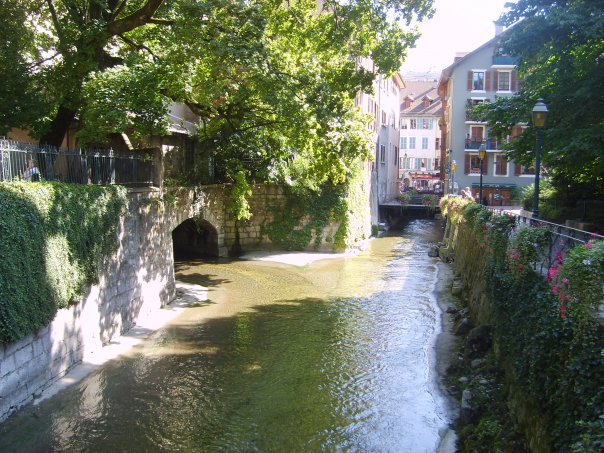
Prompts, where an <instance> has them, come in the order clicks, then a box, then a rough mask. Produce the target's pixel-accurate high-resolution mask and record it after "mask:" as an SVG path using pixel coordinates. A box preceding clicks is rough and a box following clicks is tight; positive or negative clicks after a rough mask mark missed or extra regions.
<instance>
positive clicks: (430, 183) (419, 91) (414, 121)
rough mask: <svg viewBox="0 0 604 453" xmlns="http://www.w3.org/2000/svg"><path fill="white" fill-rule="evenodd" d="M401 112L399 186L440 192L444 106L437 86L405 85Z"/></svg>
mask: <svg viewBox="0 0 604 453" xmlns="http://www.w3.org/2000/svg"><path fill="white" fill-rule="evenodd" d="M400 112H401V114H400V116H401V117H400V153H401V156H400V160H399V181H400V184H401V186H403V187H404V188H406V189H407V188H411V189H415V190H418V191H435V192H440V191H441V190H442V184H441V182H440V162H441V157H440V155H441V142H440V139H441V137H440V135H441V134H440V125H439V123H440V118H441V116H442V106H441V101H440V98H439V96H438V82H437V81H436V80H429V81H412V82H409V81H407V82H405V88H403V89H402V90H401V92H400Z"/></svg>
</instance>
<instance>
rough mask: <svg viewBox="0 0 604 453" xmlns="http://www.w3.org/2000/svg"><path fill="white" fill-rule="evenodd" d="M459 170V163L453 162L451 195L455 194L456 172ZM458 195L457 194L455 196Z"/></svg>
mask: <svg viewBox="0 0 604 453" xmlns="http://www.w3.org/2000/svg"><path fill="white" fill-rule="evenodd" d="M456 169H457V162H455V161H452V162H451V193H453V194H455V170H456ZM455 195H456V194H455Z"/></svg>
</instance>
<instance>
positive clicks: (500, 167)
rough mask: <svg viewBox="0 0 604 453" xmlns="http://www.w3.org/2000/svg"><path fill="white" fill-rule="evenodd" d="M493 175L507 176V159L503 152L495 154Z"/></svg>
mask: <svg viewBox="0 0 604 453" xmlns="http://www.w3.org/2000/svg"><path fill="white" fill-rule="evenodd" d="M494 174H495V176H507V175H508V160H507V159H506V158H505V154H495V170H494Z"/></svg>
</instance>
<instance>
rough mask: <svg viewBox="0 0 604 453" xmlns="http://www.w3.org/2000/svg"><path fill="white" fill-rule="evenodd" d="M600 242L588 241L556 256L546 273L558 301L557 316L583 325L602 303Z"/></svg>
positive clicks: (603, 264)
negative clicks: (564, 255) (566, 253)
mask: <svg viewBox="0 0 604 453" xmlns="http://www.w3.org/2000/svg"><path fill="white" fill-rule="evenodd" d="M602 271H604V241H589V242H587V243H586V244H584V245H581V246H577V247H574V248H572V249H571V250H570V251H569V252H568V255H567V256H566V257H563V256H562V255H558V256H557V257H556V260H555V261H554V263H553V264H552V266H551V267H550V268H549V269H548V271H547V278H546V279H547V281H548V282H549V284H550V286H551V291H552V294H554V295H555V296H556V298H557V299H558V302H559V309H560V317H561V318H562V319H566V318H567V317H569V318H572V319H575V320H576V321H577V322H578V323H580V324H584V323H585V322H587V318H588V317H589V316H590V314H591V312H592V311H593V310H596V309H598V308H599V306H600V304H601V303H602V301H603V300H604V289H603V287H602Z"/></svg>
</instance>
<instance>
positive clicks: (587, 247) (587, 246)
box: [585, 242, 593, 249]
mask: <svg viewBox="0 0 604 453" xmlns="http://www.w3.org/2000/svg"><path fill="white" fill-rule="evenodd" d="M592 247H593V244H592V243H591V242H588V243H587V244H585V248H586V249H590V248H592Z"/></svg>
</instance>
